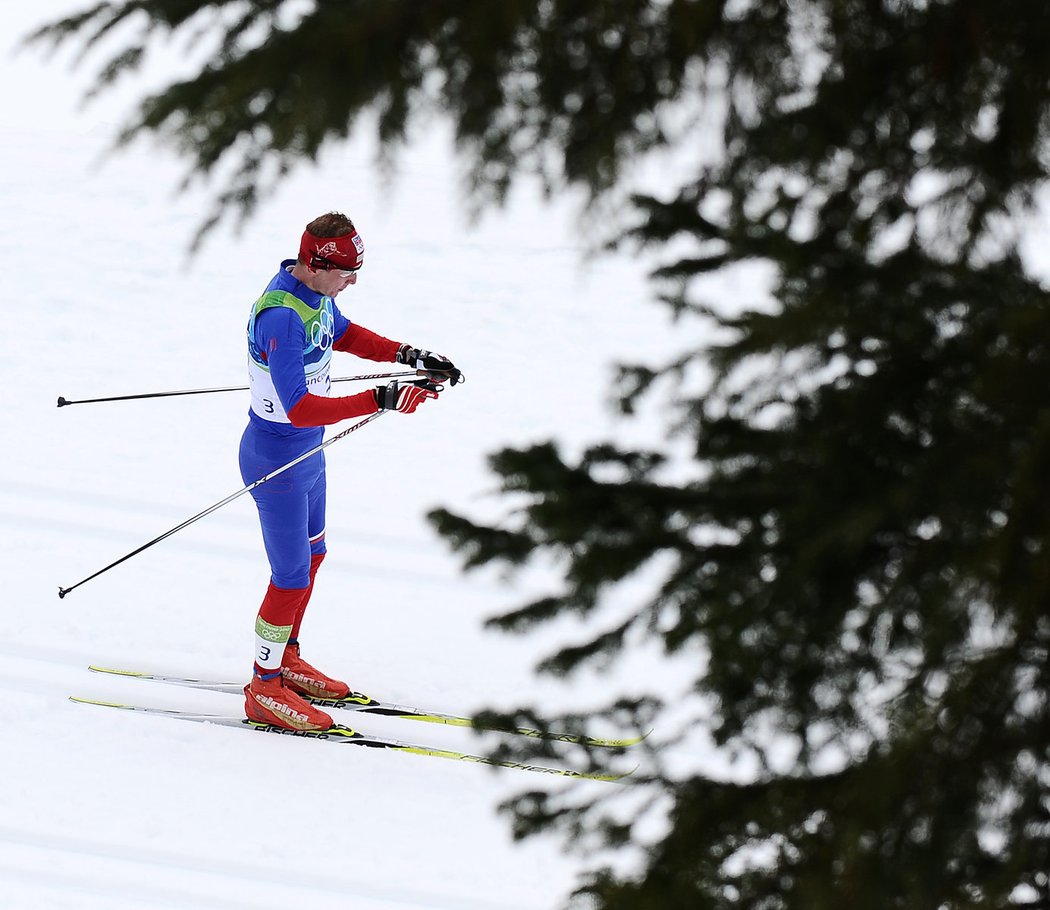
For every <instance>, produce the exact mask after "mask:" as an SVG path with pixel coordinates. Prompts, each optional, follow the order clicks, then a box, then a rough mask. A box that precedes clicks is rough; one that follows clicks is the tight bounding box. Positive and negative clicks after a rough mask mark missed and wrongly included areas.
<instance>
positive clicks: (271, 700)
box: [244, 673, 333, 730]
mask: <svg viewBox="0 0 1050 910" xmlns="http://www.w3.org/2000/svg"><path fill="white" fill-rule="evenodd" d="M244 713H245V714H246V715H247V717H248V720H254V721H258V722H259V723H261V724H273V725H274V726H276V727H284V728H285V729H287V730H327V729H328V728H329V727H331V726H333V723H332V718H331V717H329V716H328V715H327V714H326V713H325V712H324V711H322V710H320V708H315V707H314V706H313V705H311V704H310V703H309V702H308V701H305V700H304V699H303V698H302V697H301V696H299V695H297V694H296V693H295V692H294V691H292V690H291V689H289V688H288V687H287V686H285V685H284V680H283V679H282V678H281V677H280V676H279V675H275V676H273V677H271V678H270V679H264V678H263V677H262V676H260V675H259V674H258V673H256V674H254V675H253V676H252V681H251V682H250V683H248V685H246V686H245V687H244Z"/></svg>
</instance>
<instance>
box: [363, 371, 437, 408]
mask: <svg viewBox="0 0 1050 910" xmlns="http://www.w3.org/2000/svg"><path fill="white" fill-rule="evenodd" d="M441 389H442V387H441V386H440V385H438V384H437V383H436V382H432V381H431V380H429V379H413V380H411V381H409V382H398V381H397V380H396V379H395V380H394V381H393V382H388V383H387V384H386V385H380V386H376V388H375V396H376V404H377V405H378V406H379V410H381V411H400V412H401V413H402V414H411V413H412V412H413V411H414V410H415V409H416V408H418V407H419V406H420V405H421V404H422V403H423V402H424V401H426V400H427V399H428V398H437V397H438V392H440V391H441Z"/></svg>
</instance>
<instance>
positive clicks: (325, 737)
mask: <svg viewBox="0 0 1050 910" xmlns="http://www.w3.org/2000/svg"><path fill="white" fill-rule="evenodd" d="M69 700H70V701H72V702H76V703H77V704H81V705H97V706H99V707H102V708H117V709H118V710H121V711H135V712H138V713H140V714H150V715H153V716H154V717H167V718H170V719H173V720H182V721H188V722H190V723H194V724H212V725H213V726H219V727H234V728H236V729H238V730H254V731H257V732H262V733H278V734H280V735H282V736H296V737H299V738H300V739H318V740H321V741H323V742H328V743H347V744H349V745H354V746H366V747H369V748H373V749H390V750H392V751H396V752H408V753H411V754H412V755H429V756H432V757H434V758H448V759H452V760H454V761H465V762H471V763H473V764H478V765H492V766H493V767H496V768H514V769H516V770H519V771H535V772H537V773H539V774H552V775H555V776H557V777H570V778H577V779H580V780H603V781H619V780H622V779H623V778H625V777H627V776H628V775H629V774H632V773H633V770H632V771H626V772H623V773H619V774H615V773H603V772H599V771H574V770H572V769H570V768H548V767H545V766H543V765H527V764H524V763H522V762H516V761H509V760H504V759H496V758H487V757H485V756H483V755H471V754H469V753H467V752H456V751H453V750H451V749H435V748H432V747H430V746H421V745H417V744H415V743H406V742H402V741H401V740H398V739H385V738H383V737H379V736H370V735H369V734H367V733H362V732H360V731H359V730H353V729H351V728H350V727H344V726H343V725H342V724H336V725H335V726H334V727H329V728H328V729H327V730H318V731H312V730H288V729H286V728H284V727H277V726H274V725H273V724H262V723H258V722H257V721H252V720H247V719H246V718H243V717H229V716H226V715H223V714H196V713H193V712H191V711H176V710H172V709H170V708H150V707H146V706H144V705H125V704H119V703H117V702H111V701H97V700H96V699H92V698H80V697H79V696H76V695H71V696H70V697H69Z"/></svg>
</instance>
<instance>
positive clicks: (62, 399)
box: [58, 395, 69, 407]
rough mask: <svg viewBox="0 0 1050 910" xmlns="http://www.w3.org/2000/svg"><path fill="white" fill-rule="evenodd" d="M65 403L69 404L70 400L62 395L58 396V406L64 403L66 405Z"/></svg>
mask: <svg viewBox="0 0 1050 910" xmlns="http://www.w3.org/2000/svg"><path fill="white" fill-rule="evenodd" d="M64 404H69V402H68V401H66V399H65V398H63V397H62V396H61V395H59V396H58V406H59V407H62V405H64Z"/></svg>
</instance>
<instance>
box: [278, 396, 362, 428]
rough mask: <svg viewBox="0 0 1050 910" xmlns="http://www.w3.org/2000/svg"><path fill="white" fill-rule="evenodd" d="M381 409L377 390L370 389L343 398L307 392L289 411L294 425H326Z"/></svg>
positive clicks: (289, 416)
mask: <svg viewBox="0 0 1050 910" xmlns="http://www.w3.org/2000/svg"><path fill="white" fill-rule="evenodd" d="M378 410H379V405H377V404H376V396H375V392H373V391H372V390H371V389H369V390H368V391H366V392H358V393H357V394H356V395H347V396H345V397H343V398H325V397H324V396H323V395H312V394H311V393H310V392H307V393H306V394H305V395H304V396H303V397H302V398H300V399H299V400H298V401H297V402H296V403H295V406H294V407H293V408H292V409H291V410H290V411H289V412H288V419H289V420H290V421H291V424H292V426H293V427H324V426H328V425H329V424H332V423H339V421H340V420H349V419H350V418H351V417H364V416H366V415H367V414H374V413H375V412H376V411H378Z"/></svg>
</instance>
